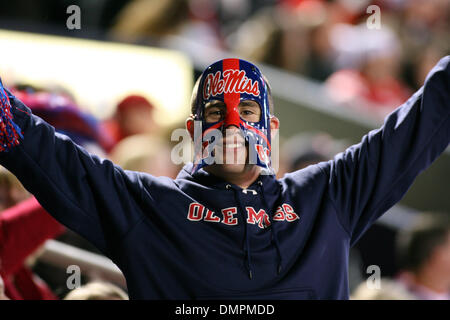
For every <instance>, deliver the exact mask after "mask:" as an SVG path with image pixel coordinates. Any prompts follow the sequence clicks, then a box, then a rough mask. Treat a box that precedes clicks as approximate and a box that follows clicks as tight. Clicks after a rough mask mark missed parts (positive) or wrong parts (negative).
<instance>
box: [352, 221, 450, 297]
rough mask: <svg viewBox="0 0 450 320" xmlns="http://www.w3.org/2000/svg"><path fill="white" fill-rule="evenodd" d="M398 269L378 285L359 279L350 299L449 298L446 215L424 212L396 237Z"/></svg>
mask: <svg viewBox="0 0 450 320" xmlns="http://www.w3.org/2000/svg"><path fill="white" fill-rule="evenodd" d="M398 260H399V270H400V272H399V273H398V275H397V277H396V278H395V279H381V286H380V288H379V289H377V288H371V287H369V286H367V284H366V283H365V282H363V283H361V284H360V285H359V286H358V288H357V289H356V290H355V291H354V293H353V294H352V299H358V300H361V299H364V300H416V299H419V300H450V217H449V216H448V214H431V213H428V214H424V215H423V216H421V217H419V218H418V221H417V223H416V225H415V226H413V227H412V228H411V229H409V230H406V231H403V232H402V233H400V235H399V237H398Z"/></svg>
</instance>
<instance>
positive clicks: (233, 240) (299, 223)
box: [0, 57, 450, 299]
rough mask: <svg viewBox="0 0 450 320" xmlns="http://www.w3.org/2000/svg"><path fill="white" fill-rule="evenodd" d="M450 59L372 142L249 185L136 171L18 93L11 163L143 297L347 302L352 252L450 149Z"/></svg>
mask: <svg viewBox="0 0 450 320" xmlns="http://www.w3.org/2000/svg"><path fill="white" fill-rule="evenodd" d="M449 63H450V57H446V58H443V59H442V60H441V61H440V62H439V64H438V65H437V66H436V67H435V68H434V69H433V71H432V72H431V73H430V75H429V76H428V78H427V81H426V83H425V85H424V87H423V88H421V89H420V90H419V91H418V92H416V93H415V94H414V95H413V96H412V97H411V98H410V99H409V100H408V101H407V102H406V103H405V104H403V105H402V106H400V107H399V108H398V109H397V110H395V111H394V112H393V113H391V114H390V115H389V116H388V117H387V118H386V120H385V123H384V125H383V126H382V127H381V128H379V129H377V130H373V131H371V132H369V133H368V134H367V135H366V136H364V137H363V139H362V141H361V143H359V144H357V145H354V146H352V147H350V148H349V149H347V150H346V151H345V152H343V153H341V154H338V155H336V157H335V158H334V159H333V160H330V161H328V162H322V163H320V164H317V165H312V166H309V167H307V168H305V169H303V170H300V171H297V172H293V173H290V174H287V175H285V177H283V178H282V179H280V180H276V179H275V178H274V177H273V176H268V175H261V176H260V177H259V178H258V180H257V181H255V182H254V183H253V184H252V185H251V186H250V187H248V188H247V189H244V190H243V189H241V188H240V187H238V186H236V185H233V184H230V183H227V182H226V181H223V180H221V179H219V178H217V177H214V176H212V175H210V174H208V173H207V172H205V171H204V170H200V171H199V172H198V173H196V174H194V175H191V174H190V169H191V164H188V165H186V166H185V168H183V169H182V170H181V172H180V173H179V175H178V177H177V178H176V179H175V180H173V179H169V178H165V177H154V176H151V175H149V174H145V173H140V172H132V171H124V170H122V169H121V168H120V167H118V166H116V165H114V164H113V163H112V162H110V161H109V160H105V159H100V158H98V157H97V156H94V155H91V154H89V153H88V152H86V151H85V150H84V149H83V148H81V147H79V146H77V145H76V144H74V143H73V142H72V141H71V140H70V139H69V138H68V137H66V136H64V135H60V134H58V133H55V130H54V128H53V127H51V126H50V125H48V124H47V123H45V122H44V121H43V120H42V119H40V118H38V117H36V116H34V115H31V111H30V110H29V109H28V108H27V107H26V106H24V105H23V104H22V103H21V102H20V101H19V100H17V99H15V98H14V97H13V96H10V98H11V103H12V112H13V115H14V121H15V122H16V123H17V124H18V125H19V127H20V128H21V129H22V130H23V133H24V138H23V140H22V141H21V143H20V145H18V146H16V147H14V148H13V149H12V150H11V151H9V152H4V153H2V154H1V155H0V163H1V164H2V165H4V166H5V167H6V168H8V169H9V170H10V171H12V172H13V173H14V174H15V175H16V176H17V177H18V178H19V179H20V181H21V182H22V183H23V185H24V186H25V187H26V188H27V189H28V190H29V191H30V192H31V193H33V194H34V195H35V196H36V198H37V199H38V200H39V202H40V203H41V204H42V206H43V207H44V208H45V209H46V210H47V211H48V212H49V213H50V214H51V215H53V216H54V217H55V218H56V219H57V220H59V221H60V222H61V223H63V224H64V225H66V226H67V227H68V228H70V229H72V230H74V231H76V232H78V233H79V234H81V235H82V236H84V237H85V238H86V239H88V240H89V241H91V242H92V243H93V244H94V245H96V246H97V247H98V248H99V249H100V250H101V251H102V252H103V253H104V254H105V255H106V256H108V257H109V258H111V259H112V260H113V261H114V262H115V263H116V264H117V266H118V267H119V268H120V269H121V270H122V272H123V274H124V275H125V278H126V280H127V285H128V290H129V294H130V297H131V298H132V299H347V298H348V297H349V287H348V277H347V272H348V270H347V269H348V254H349V248H350V247H351V246H352V245H353V244H354V243H355V242H356V241H357V240H358V239H359V238H360V237H361V235H362V234H363V233H364V231H365V230H366V229H367V228H368V227H369V226H370V225H371V224H372V223H373V222H374V221H375V220H376V219H377V218H378V217H380V216H381V215H382V214H383V213H384V212H385V211H386V210H388V209H389V208H390V207H391V206H393V205H394V204H395V203H396V202H398V201H399V200H400V199H401V198H402V196H403V195H404V194H405V193H406V191H407V190H408V188H409V187H410V186H411V184H412V183H413V180H414V178H415V177H416V176H417V175H418V174H419V173H420V172H421V171H422V170H424V169H425V168H427V167H428V166H429V165H430V164H431V163H432V162H433V160H435V159H436V158H437V157H438V156H439V154H441V153H442V152H443V151H444V149H445V148H446V147H447V146H448V144H449V141H450V119H449V112H450V94H449V91H450V90H449V82H450V67H449ZM168 161H169V160H168ZM36 227H38V226H36Z"/></svg>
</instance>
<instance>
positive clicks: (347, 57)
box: [326, 24, 411, 119]
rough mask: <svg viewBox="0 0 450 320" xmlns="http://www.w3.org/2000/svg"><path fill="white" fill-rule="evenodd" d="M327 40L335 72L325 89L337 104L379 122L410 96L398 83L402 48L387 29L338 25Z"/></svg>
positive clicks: (401, 84)
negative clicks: (334, 64)
mask: <svg viewBox="0 0 450 320" xmlns="http://www.w3.org/2000/svg"><path fill="white" fill-rule="evenodd" d="M330 39H331V44H332V47H333V50H334V51H335V54H336V68H337V69H338V71H336V72H335V73H333V74H332V75H331V76H330V77H329V78H328V79H327V81H326V87H327V89H328V91H329V93H330V96H331V97H332V98H333V99H334V100H335V101H336V102H338V103H339V104H342V105H344V106H348V107H351V108H357V109H360V110H363V111H366V112H369V113H370V114H373V115H374V116H375V117H377V118H378V119H382V118H384V117H385V116H386V115H387V114H388V113H389V112H391V111H392V110H394V109H395V107H396V106H397V105H399V104H401V103H403V102H405V101H406V100H407V98H408V97H409V95H410V94H411V93H410V90H409V89H408V87H407V86H406V85H405V84H404V83H403V82H402V81H401V80H400V66H401V64H400V62H401V60H400V58H401V53H402V52H401V47H400V45H399V41H398V39H397V37H396V35H395V34H394V33H393V32H392V30H390V29H389V28H388V27H387V26H383V28H381V29H379V30H370V29H368V28H367V26H366V25H365V24H361V25H357V26H352V25H347V24H338V25H335V26H334V27H333V30H332V31H331V38H330Z"/></svg>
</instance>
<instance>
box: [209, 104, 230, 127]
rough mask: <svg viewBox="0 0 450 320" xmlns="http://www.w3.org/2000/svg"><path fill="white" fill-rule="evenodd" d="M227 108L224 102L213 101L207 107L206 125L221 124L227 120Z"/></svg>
mask: <svg viewBox="0 0 450 320" xmlns="http://www.w3.org/2000/svg"><path fill="white" fill-rule="evenodd" d="M226 111H227V107H226V105H225V103H224V102H222V101H219V100H213V101H210V102H208V103H207V104H206V105H205V113H204V119H205V121H206V123H214V122H219V121H222V120H223V119H225V114H226Z"/></svg>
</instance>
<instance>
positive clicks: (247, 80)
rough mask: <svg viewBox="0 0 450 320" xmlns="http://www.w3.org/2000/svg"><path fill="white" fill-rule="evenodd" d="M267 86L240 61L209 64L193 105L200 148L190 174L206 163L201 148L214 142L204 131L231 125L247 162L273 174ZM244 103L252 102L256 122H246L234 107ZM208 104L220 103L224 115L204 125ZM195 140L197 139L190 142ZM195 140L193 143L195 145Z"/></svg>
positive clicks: (259, 76) (259, 74) (229, 60)
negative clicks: (244, 145)
mask: <svg viewBox="0 0 450 320" xmlns="http://www.w3.org/2000/svg"><path fill="white" fill-rule="evenodd" d="M268 94H269V93H268V87H267V84H266V82H265V81H264V79H263V76H262V74H261V72H260V71H259V69H258V68H257V67H256V66H255V65H253V64H251V63H250V62H247V61H245V60H241V59H224V60H220V61H217V62H215V63H213V64H212V65H210V66H209V67H208V68H206V70H205V71H204V72H203V74H202V75H201V77H200V82H199V86H198V91H197V99H196V102H195V113H194V120H196V121H198V122H200V121H201V125H202V126H201V128H202V130H201V132H202V135H201V141H200V142H201V147H196V148H195V154H194V167H193V172H196V171H198V170H199V169H200V168H203V167H205V166H207V165H209V164H212V163H211V161H206V160H207V158H205V152H204V151H205V148H207V147H208V145H211V144H212V143H213V142H214V138H208V132H210V131H211V130H213V129H218V130H220V131H221V132H222V134H225V129H227V128H228V127H230V126H235V127H237V128H239V129H240V130H241V133H242V135H243V137H245V141H246V143H247V144H248V147H249V154H248V163H250V164H256V165H258V166H260V167H262V168H264V169H267V170H268V171H269V173H273V170H272V168H271V163H270V151H271V145H270V110H269V99H268ZM244 100H253V101H255V102H257V103H258V104H259V106H260V108H261V116H260V118H259V121H258V122H249V121H246V120H245V119H243V118H242V117H241V116H240V114H239V109H238V106H239V104H240V103H241V102H242V101H244ZM212 101H220V102H222V103H223V104H225V106H226V111H225V116H224V117H223V119H220V121H217V122H214V123H207V122H206V119H205V106H206V105H207V104H208V103H209V102H212ZM194 140H197V139H194ZM198 142H199V141H198V140H197V141H194V144H195V143H198Z"/></svg>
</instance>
